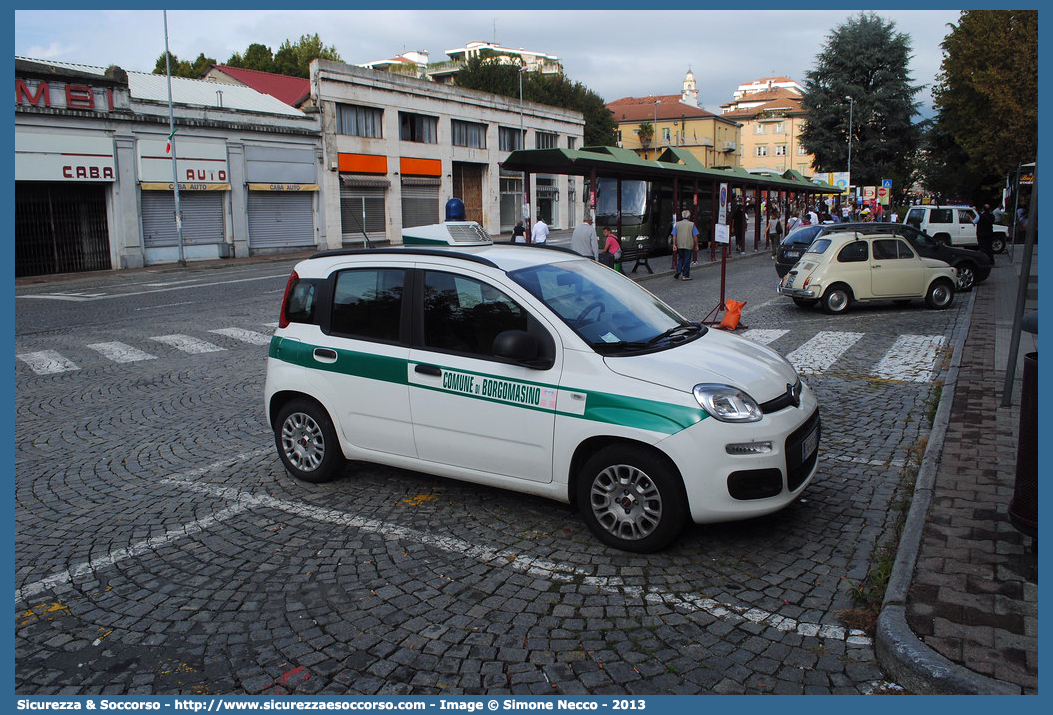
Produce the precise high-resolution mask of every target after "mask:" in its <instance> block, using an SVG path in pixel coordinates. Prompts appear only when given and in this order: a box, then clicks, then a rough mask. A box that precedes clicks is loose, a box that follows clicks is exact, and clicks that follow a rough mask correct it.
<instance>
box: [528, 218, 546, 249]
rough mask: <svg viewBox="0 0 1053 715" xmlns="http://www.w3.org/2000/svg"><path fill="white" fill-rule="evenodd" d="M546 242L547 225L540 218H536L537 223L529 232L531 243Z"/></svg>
mask: <svg viewBox="0 0 1053 715" xmlns="http://www.w3.org/2000/svg"><path fill="white" fill-rule="evenodd" d="M547 240H548V224H547V223H545V220H544V219H543V218H541V217H540V216H538V217H537V223H536V224H534V229H533V230H532V231H531V232H530V242H531V243H544V242H545V241H547Z"/></svg>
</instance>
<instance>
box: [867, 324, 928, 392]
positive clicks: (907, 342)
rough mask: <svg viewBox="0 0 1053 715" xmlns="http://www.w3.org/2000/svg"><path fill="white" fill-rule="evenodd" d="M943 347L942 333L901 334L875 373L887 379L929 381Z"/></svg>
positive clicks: (875, 369)
mask: <svg viewBox="0 0 1053 715" xmlns="http://www.w3.org/2000/svg"><path fill="white" fill-rule="evenodd" d="M942 347H943V336H942V335H900V336H899V337H898V338H896V342H895V343H893V345H892V347H891V348H889V350H888V352H886V353H885V356H884V357H883V358H881V361H880V362H879V363H878V364H877V367H875V368H874V375H875V376H877V377H879V378H882V379H885V380H902V381H905V382H929V381H931V380H932V375H933V371H934V370H935V367H936V359H937V358H938V357H939V352H940V349H941V348H942Z"/></svg>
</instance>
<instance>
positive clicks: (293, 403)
mask: <svg viewBox="0 0 1053 715" xmlns="http://www.w3.org/2000/svg"><path fill="white" fill-rule="evenodd" d="M415 231H417V230H415ZM417 233H418V237H419V236H420V235H424V239H422V240H419V241H417V243H418V244H426V243H429V242H430V243H431V245H417V246H409V245H407V246H404V247H400V248H386V249H367V250H351V251H334V252H327V253H321V254H318V255H316V256H313V257H311V258H309V259H307V260H305V261H302V262H300V263H298V264H297V265H296V266H295V270H294V271H293V273H292V275H291V276H290V278H289V281H288V285H287V287H286V291H285V296H284V299H283V301H282V307H281V317H280V322H279V327H278V329H277V330H276V331H275V334H274V336H273V338H272V340H271V345H270V350H269V356H268V361H267V380H266V387H265V393H266V394H265V402H266V410H267V419H268V421H269V423H270V424H271V425H272V426H273V429H274V436H275V443H276V446H277V450H278V454H279V456H280V457H281V459H282V461H283V462H284V464H285V467H286V469H287V470H288V471H289V472H290V473H291V474H292V475H293V476H295V477H297V478H299V479H302V480H305V481H310V482H321V481H325V480H329V479H332V478H334V477H336V476H338V475H340V474H341V473H342V472H343V471H344V469H345V467H346V463H347V460H359V461H370V462H376V463H382V464H387V465H392V466H396V467H402V468H406V469H412V470H417V471H421V472H427V473H430V474H436V475H441V476H444V477H449V478H454V479H459V480H465V481H469V482H477V483H480V484H487V485H491V486H496V487H502V488H505V489H510V490H514V491H518V492H525V493H529V494H536V495H541V496H544V497H549V498H551V499H556V500H559V501H561V502H567V503H571V504H575V505H576V506H577V508H578V509H579V511H580V512H581V514H582V515H583V517H584V520H585V522H586V523H587V525H588V526H589V528H590V529H591V530H592V531H593V532H594V533H595V534H596V535H597V536H598V537H599V539H600V540H602V541H603V542H605V543H606V544H608V545H611V546H615V547H617V548H620V549H624V550H627V551H636V552H649V551H655V550H658V549H661V548H663V547H665V546H666V545H668V544H669V543H670V542H671V541H673V540H674V539H675V538H676V536H677V535H678V534H679V532H680V531H681V530H682V529H683V527H684V526H685V525H686V524H687V523H688V522H689V521H693V522H695V523H707V522H718V521H729V520H735V519H744V518H749V517H755V516H760V515H763V514H768V513H771V512H774V511H777V510H779V509H781V508H783V507H785V506H786V505H788V504H790V503H791V502H792V501H793V500H794V499H795V498H797V496H798V495H799V494H800V493H801V491H802V490H803V489H804V488H805V486H806V485H807V484H808V482H809V481H810V480H811V479H812V477H813V476H814V474H815V471H816V461H817V455H818V444H819V436H820V420H819V409H818V405H817V403H816V399H815V397H814V395H813V393H812V392H811V391H810V390H809V388H808V387H807V386H806V385H805V384H804V383H803V382H802V381H801V380H800V378H799V377H798V375H797V372H796V371H795V370H794V368H793V366H791V365H790V363H789V362H787V361H786V360H785V359H784V358H783V357H782V356H780V355H779V354H778V353H776V352H774V351H772V350H770V349H768V348H767V347H764V346H761V345H757V344H754V343H752V342H750V341H748V340H745V339H743V338H740V337H737V336H734V335H730V334H728V333H724V332H721V331H718V330H710V329H708V328H706V327H705V326H703V325H701V324H699V323H694V322H691V321H689V320H687V319H686V318H684V317H683V316H682V315H680V314H678V313H677V312H676V311H675V310H674V309H672V308H671V307H669V306H668V305H666V304H665V303H663V302H662V301H660V300H659V299H658V298H656V297H655V296H653V295H652V294H650V293H649V292H647V291H646V290H645V289H643V288H641V287H640V286H638V285H637V284H636V283H635V282H633V281H632V280H630V279H628V278H626V277H625V276H623V275H621V274H619V273H617V272H615V271H614V270H611V269H609V268H606V267H604V266H602V265H600V264H599V263H595V262H593V261H591V260H588V259H586V258H582V257H581V256H578V255H577V254H575V253H572V252H569V251H566V250H564V249H559V248H555V247H543V246H531V245H514V244H498V245H494V244H492V242H491V241H490V240H489V237H488V236H487V235H486V234H485V232H483V231H482V230H481V229H480V228H479V227H478V225H477V224H472V223H467V222H463V223H446V224H437V225H436V226H434V227H429V230H420V231H417ZM433 234H434V235H435V236H438V238H435V239H434V240H432V238H430V236H432V235H433ZM406 242H407V244H408V243H410V241H409V240H407V241H406Z"/></svg>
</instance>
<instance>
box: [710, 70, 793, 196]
mask: <svg viewBox="0 0 1053 715" xmlns="http://www.w3.org/2000/svg"><path fill="white" fill-rule="evenodd" d="M803 94H804V88H803V87H802V86H801V85H800V84H799V83H797V82H795V81H794V80H792V79H790V78H788V77H765V78H762V79H757V80H753V81H752V82H749V83H746V84H741V85H739V87H738V88H737V89H736V90H735V92H734V94H733V95H732V96H733V99H732V101H730V102H728V103H727V104H722V105H721V110H722V112H723V114H722V116H723V117H726V118H727V119H731V120H733V121H736V122H738V123H740V124H741V125H742V135H741V141H742V146H741V151H740V163H741V166H742V167H743V168H745V169H748V170H749V171H753V172H759V171H768V172H773V173H782V172H784V171H787V170H791V169H792V170H794V171H797V172H799V173H801V174H803V175H805V176H811V175H812V173H813V169H812V159H813V157H812V155H811V154H809V153H808V152H807V151H805V150H804V147H802V146H801V143H800V134H801V131H802V130H803V129H804V126H805V119H804V117H805V112H804V110H803V109H802V107H801V97H802V95H803Z"/></svg>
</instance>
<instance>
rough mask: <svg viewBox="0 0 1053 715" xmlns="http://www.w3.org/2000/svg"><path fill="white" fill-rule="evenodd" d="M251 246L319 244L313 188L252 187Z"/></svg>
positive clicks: (280, 246) (250, 210) (288, 246)
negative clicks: (316, 231)
mask: <svg viewBox="0 0 1053 715" xmlns="http://www.w3.org/2000/svg"><path fill="white" fill-rule="evenodd" d="M248 194H249V204H248V206H249V248H250V249H253V248H290V247H304V246H313V245H315V239H314V198H313V194H312V193H311V192H307V191H298V192H281V191H250V192H248Z"/></svg>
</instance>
